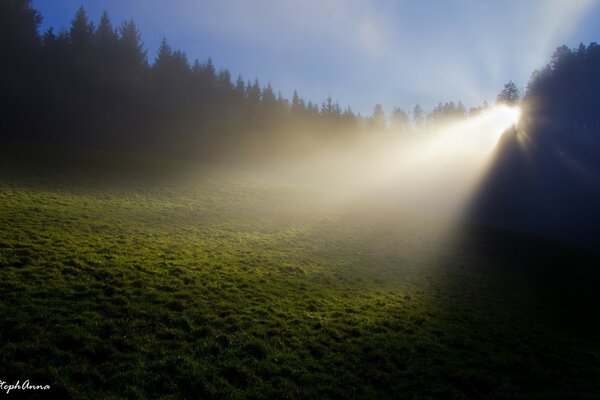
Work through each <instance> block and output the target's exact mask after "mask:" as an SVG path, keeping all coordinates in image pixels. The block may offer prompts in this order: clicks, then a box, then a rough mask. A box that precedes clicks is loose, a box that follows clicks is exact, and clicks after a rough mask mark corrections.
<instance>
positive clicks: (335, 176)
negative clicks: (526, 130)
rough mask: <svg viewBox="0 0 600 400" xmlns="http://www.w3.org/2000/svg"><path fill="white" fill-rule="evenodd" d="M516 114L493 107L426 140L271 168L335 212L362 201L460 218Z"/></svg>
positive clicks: (371, 141) (434, 130) (367, 146)
mask: <svg viewBox="0 0 600 400" xmlns="http://www.w3.org/2000/svg"><path fill="white" fill-rule="evenodd" d="M519 117H520V109H519V108H518V107H508V106H504V105H500V106H496V107H493V108H491V109H489V110H486V111H484V112H482V113H481V114H480V115H477V116H474V117H471V118H468V119H466V120H464V121H459V122H451V123H446V124H443V125H439V126H437V127H430V128H429V129H427V130H426V131H424V132H385V133H384V132H382V133H379V134H375V135H373V136H371V137H370V138H364V139H361V140H360V143H359V144H357V145H354V146H352V147H351V148H345V149H344V150H334V151H329V152H323V153H322V154H321V155H319V156H316V157H313V158H311V159H309V160H304V161H302V162H300V163H296V164H295V165H294V166H292V167H289V166H288V167H285V166H283V165H278V166H277V167H276V168H273V166H272V165H271V166H269V169H270V170H274V169H276V170H277V171H279V173H280V174H282V175H281V178H282V179H284V180H285V181H286V182H291V181H294V182H299V183H301V184H305V185H307V186H308V187H310V186H314V187H317V188H319V189H320V190H325V191H326V192H327V194H328V196H330V199H332V201H334V202H335V203H336V204H338V205H339V204H340V203H345V202H350V203H351V202H354V201H360V200H362V199H365V198H371V199H373V198H378V199H379V200H386V201H393V202H394V203H395V204H397V205H398V206H399V207H405V208H412V209H418V210H422V211H427V212H434V213H443V214H445V215H448V216H457V215H458V213H460V212H461V211H462V209H463V207H464V206H465V205H466V203H467V202H468V200H469V198H470V196H471V194H472V193H473V192H474V190H475V189H476V186H477V184H478V182H479V180H480V178H481V177H482V176H483V174H484V173H485V171H486V169H487V167H488V166H489V162H490V161H491V158H492V155H493V152H494V149H495V147H496V145H497V143H498V141H499V140H500V138H501V136H502V134H503V133H504V132H506V131H507V130H510V129H516V125H517V123H518V121H519Z"/></svg>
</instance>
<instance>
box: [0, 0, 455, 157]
mask: <svg viewBox="0 0 600 400" xmlns="http://www.w3.org/2000/svg"><path fill="white" fill-rule="evenodd" d="M0 18H1V20H0V29H1V30H2V31H1V32H0V40H1V44H2V51H3V57H2V59H1V61H0V73H1V77H0V79H1V84H2V91H1V92H2V94H1V100H0V102H1V104H0V105H1V106H2V109H1V111H0V117H1V124H2V133H1V134H2V136H4V137H5V139H6V138H9V139H12V140H30V139H33V140H38V141H43V142H53V143H69V144H77V145H79V144H83V145H91V146H97V147H106V148H115V149H127V150H142V151H145V150H151V151H153V150H160V151H168V150H181V151H191V152H204V153H209V152H211V151H215V150H217V149H218V148H219V147H221V148H223V147H226V146H229V145H231V144H232V143H238V144H239V143H244V142H245V143H249V142H252V141H254V142H260V140H257V139H259V138H262V141H277V140H285V137H286V136H287V137H290V136H293V135H300V134H301V135H314V136H316V137H318V138H320V139H322V140H331V139H333V140H335V139H337V138H340V137H352V136H353V133H361V132H371V131H381V130H386V129H388V128H392V129H394V130H396V131H405V132H409V131H416V130H419V129H421V128H425V127H426V126H430V125H432V124H433V122H434V121H441V120H446V119H447V118H448V117H450V116H451V117H457V116H459V115H462V116H465V115H466V112H465V110H464V107H463V106H462V103H460V102H459V103H457V104H456V105H455V104H454V103H447V104H444V105H442V104H440V105H439V106H438V107H436V108H435V109H434V110H433V111H432V112H431V113H429V114H426V113H425V111H424V110H423V109H422V108H421V107H420V106H417V107H415V110H414V113H413V118H412V121H411V118H410V117H409V115H408V114H407V113H406V112H405V111H404V110H402V109H401V108H398V107H396V108H394V110H393V112H392V114H391V115H390V117H389V118H388V117H386V115H385V113H384V110H383V107H382V106H381V105H379V104H378V105H376V106H375V107H374V110H373V113H372V115H371V116H367V117H363V116H361V115H360V114H356V113H354V112H353V111H352V109H351V108H349V107H348V108H345V109H342V107H341V106H340V105H339V104H338V103H337V102H335V101H334V100H333V98H332V97H328V98H327V99H326V100H325V101H324V102H323V103H322V104H320V105H319V104H316V103H313V102H311V101H306V100H304V99H303V98H302V97H300V95H299V94H298V93H297V92H294V94H293V96H292V98H291V100H288V99H286V98H284V97H283V96H282V95H281V93H279V92H276V91H275V89H274V88H273V87H272V86H271V84H270V83H267V84H266V85H264V84H261V83H260V82H259V81H258V79H254V80H244V79H243V78H242V77H241V76H238V77H236V78H234V77H232V76H231V73H230V72H229V71H228V70H227V69H222V70H217V69H216V68H215V65H214V63H213V61H212V60H211V59H210V58H208V59H207V60H206V61H204V62H201V61H198V60H194V61H190V60H189V59H188V58H187V56H186V54H185V53H184V52H182V51H181V50H177V49H173V48H172V47H171V46H170V45H169V43H168V41H167V40H166V39H164V40H163V42H162V43H161V45H160V48H159V50H158V52H157V54H156V57H155V58H154V60H153V62H150V61H149V56H148V54H147V52H146V50H145V48H144V45H143V42H142V39H141V33H140V32H139V30H138V28H137V27H136V24H135V22H134V21H133V20H129V21H125V22H123V23H122V24H120V25H119V26H117V27H115V26H113V24H112V23H111V20H110V18H109V16H108V14H107V13H106V12H104V13H103V14H102V16H101V17H100V19H99V21H98V22H97V23H96V24H94V23H93V22H92V21H91V20H90V18H89V17H88V15H87V13H86V11H85V10H84V8H83V7H82V8H80V9H79V10H78V11H77V12H76V14H75V16H74V18H73V20H72V22H71V25H70V27H69V28H68V29H63V30H61V31H59V32H56V31H54V30H53V29H49V30H47V31H46V32H44V33H43V34H39V33H38V28H39V25H40V23H41V21H42V17H41V15H40V14H39V12H37V11H36V10H35V9H33V8H32V6H31V1H30V0H0ZM250 139H251V140H250Z"/></svg>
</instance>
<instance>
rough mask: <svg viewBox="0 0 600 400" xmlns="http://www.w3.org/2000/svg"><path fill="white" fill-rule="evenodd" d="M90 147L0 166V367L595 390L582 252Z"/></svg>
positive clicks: (193, 378) (407, 392)
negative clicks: (60, 160)
mask: <svg viewBox="0 0 600 400" xmlns="http://www.w3.org/2000/svg"><path fill="white" fill-rule="evenodd" d="M39 160H42V161H45V160H46V159H45V158H44V157H43V156H40V158H39ZM109 164H110V165H114V164H115V162H114V160H111V162H110V163H106V164H104V161H98V160H92V161H80V162H79V164H77V165H78V167H77V168H75V169H73V168H68V166H69V163H67V162H65V164H64V165H65V168H64V170H63V171H61V172H59V173H55V171H56V169H50V170H45V169H44V168H40V163H39V162H33V163H31V162H27V163H26V162H21V161H18V160H10V159H9V160H8V161H5V162H4V164H3V165H2V166H3V170H2V174H0V282H1V286H0V379H2V380H4V381H7V382H9V383H10V382H12V381H16V380H21V381H23V380H25V379H29V380H31V381H32V382H34V383H40V384H50V385H51V386H52V389H51V392H52V394H53V395H55V396H60V397H62V398H154V397H156V398H354V397H361V398H413V397H414V398H416V397H418V398H468V397H507V396H511V395H512V396H525V395H532V396H534V395H535V396H538V397H539V396H543V395H544V393H563V394H575V395H576V394H580V395H592V394H598V393H600V384H599V383H598V382H600V379H599V378H600V344H599V342H598V340H597V337H598V336H597V335H596V334H597V333H598V329H597V323H595V321H593V319H594V317H595V315H596V313H597V311H598V309H597V305H598V296H597V294H596V293H595V292H594V290H591V289H590V288H594V287H597V286H595V285H596V284H597V283H598V279H597V273H595V271H593V270H592V268H591V267H594V266H595V264H597V256H596V255H595V254H589V253H581V252H579V251H576V250H574V249H568V248H562V247H560V246H557V245H556V244H554V243H548V242H543V241H538V240H536V239H532V238H527V237H522V236H518V235H512V234H508V233H503V232H496V231H488V230H484V229H476V228H470V227H457V226H454V225H453V224H450V223H448V222H445V221H440V220H437V219H435V218H431V217H426V216H421V215H416V214H410V215H408V214H405V213H401V212H397V211H393V210H384V209H379V210H378V211H377V212H375V211H374V210H373V209H369V208H365V207H362V206H361V207H359V206H356V207H350V208H348V209H345V210H334V209H332V208H330V207H328V206H327V204H326V203H325V202H323V201H321V200H319V199H318V197H315V196H307V195H306V193H305V192H303V191H300V190H298V189H295V188H294V187H283V186H276V185H271V184H267V183H265V182H264V181H260V180H257V179H251V178H248V177H247V178H240V177H238V178H234V177H233V175H229V174H228V175H225V176H223V175H218V174H213V175H209V176H207V177H204V178H195V179H189V178H188V179H185V180H180V181H175V180H174V179H171V178H170V177H169V176H167V177H166V178H164V179H150V178H149V177H148V176H145V175H144V174H143V173H138V172H139V171H140V170H141V169H140V170H138V169H136V168H133V169H130V170H129V171H128V173H127V174H121V175H118V176H115V175H114V174H113V172H110V171H106V170H104V166H106V165H109ZM116 164H118V163H116ZM140 164H141V165H143V163H140ZM144 168H146V166H144ZM115 170H116V171H120V169H119V168H115ZM98 171H100V172H98ZM151 175H152V174H151ZM152 176H154V175H152ZM37 394H38V395H40V397H43V395H47V393H43V394H41V393H37ZM32 395H36V393H32Z"/></svg>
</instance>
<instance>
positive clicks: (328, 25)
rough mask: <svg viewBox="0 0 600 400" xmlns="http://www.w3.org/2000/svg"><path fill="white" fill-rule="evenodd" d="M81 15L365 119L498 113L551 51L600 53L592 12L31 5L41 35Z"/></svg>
mask: <svg viewBox="0 0 600 400" xmlns="http://www.w3.org/2000/svg"><path fill="white" fill-rule="evenodd" d="M82 4H83V5H84V6H85V7H86V9H87V10H88V12H89V15H90V16H91V17H92V18H93V19H94V20H97V19H98V18H99V16H100V13H101V12H102V10H104V9H106V10H108V11H109V13H110V15H111V17H112V19H113V22H115V23H119V22H120V21H122V20H124V19H128V18H130V17H133V18H134V19H135V20H136V22H137V23H138V26H139V27H140V29H141V30H142V32H143V37H144V41H145V43H146V46H147V48H148V50H149V57H150V59H153V58H154V57H155V55H156V50H157V48H158V45H159V43H160V41H161V39H162V37H163V36H166V37H167V38H168V39H169V41H170V43H171V44H172V45H173V47H175V48H179V49H182V50H184V51H185V52H186V53H187V54H188V56H189V57H190V59H194V58H199V59H201V60H204V59H206V58H207V57H208V56H212V57H213V59H214V61H215V63H216V65H217V66H220V67H227V68H229V69H230V70H231V72H232V74H233V75H234V77H236V76H237V74H238V73H241V74H242V75H243V76H244V77H245V78H246V79H253V78H254V77H258V78H259V79H260V80H261V82H263V83H265V84H266V82H267V81H271V83H272V84H273V87H274V88H276V89H280V90H282V93H283V95H284V96H287V97H291V94H292V92H293V90H294V89H298V91H299V92H300V94H301V95H302V96H303V97H305V98H306V99H308V100H313V101H317V102H319V103H320V102H322V101H323V100H324V99H325V98H326V97H327V96H328V95H332V96H333V97H334V99H335V100H337V101H339V102H340V104H341V105H342V106H346V105H350V106H352V107H353V108H354V109H355V110H356V111H360V112H362V113H363V114H364V113H367V114H370V113H371V112H372V109H373V106H374V105H375V104H376V103H381V104H382V105H383V106H384V108H385V110H386V112H387V113H388V114H389V113H390V112H391V108H392V106H394V105H397V106H401V107H403V108H404V109H405V110H408V111H410V110H412V108H413V106H414V105H415V103H417V102H418V103H420V104H421V105H422V106H424V107H425V108H426V109H431V108H432V107H433V106H435V104H437V102H439V101H442V102H446V101H450V100H454V101H458V100H462V101H463V103H465V105H466V106H467V107H470V106H477V105H480V104H481V103H482V101H483V100H487V101H488V102H490V103H493V101H494V100H495V96H496V94H497V93H498V92H499V91H500V90H501V89H502V87H503V85H504V84H505V83H506V82H508V81H509V80H513V81H515V82H516V83H517V84H519V85H520V86H521V87H524V86H525V85H526V83H527V81H528V80H529V77H530V75H531V73H532V71H533V70H534V69H536V68H540V67H542V66H543V65H544V64H545V63H547V62H548V61H549V57H550V55H551V54H552V52H553V51H554V49H555V48H556V47H557V46H559V45H562V44H566V45H568V46H570V47H574V46H577V45H578V44H579V42H586V43H588V42H591V41H600V40H599V39H600V2H597V1H594V0H528V1H522V0H507V1H472V0H445V1H433V0H432V1H392V0H374V1H361V0H319V1H316V0H279V1H272V0H252V1H247V0H177V1H170V0H153V1H147V0H104V1H94V0H52V1H50V0H34V5H35V6H36V7H37V8H38V9H40V11H41V12H42V14H43V15H44V16H45V22H44V28H45V27H48V26H55V27H57V28H60V27H68V26H69V22H70V20H71V18H72V17H73V14H74V13H75V10H76V9H77V8H78V7H79V6H80V5H82Z"/></svg>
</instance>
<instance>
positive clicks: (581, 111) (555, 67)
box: [525, 42, 600, 137]
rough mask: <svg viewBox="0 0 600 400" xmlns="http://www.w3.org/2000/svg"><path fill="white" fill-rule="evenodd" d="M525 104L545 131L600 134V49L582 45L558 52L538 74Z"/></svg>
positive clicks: (530, 86) (562, 48)
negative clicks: (541, 123) (543, 123)
mask: <svg viewBox="0 0 600 400" xmlns="http://www.w3.org/2000/svg"><path fill="white" fill-rule="evenodd" d="M525 100H526V101H527V103H528V104H529V108H530V111H531V113H532V114H533V115H534V116H535V117H536V118H537V119H538V122H542V121H545V126H544V129H547V130H552V131H554V132H558V131H560V132H561V133H562V134H566V135H583V136H590V135H593V136H596V137H597V136H598V135H599V134H600V112H599V111H600V46H599V45H598V44H597V43H595V42H594V43H591V44H589V45H588V46H585V45H584V44H580V45H579V47H578V48H575V49H570V48H568V47H567V46H561V47H559V48H557V49H556V51H555V52H554V54H553V56H552V60H551V61H550V63H549V64H548V65H546V66H545V67H544V68H543V69H541V70H539V71H535V72H534V73H533V75H532V77H531V80H530V82H529V85H528V87H527V93H526V96H525Z"/></svg>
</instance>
